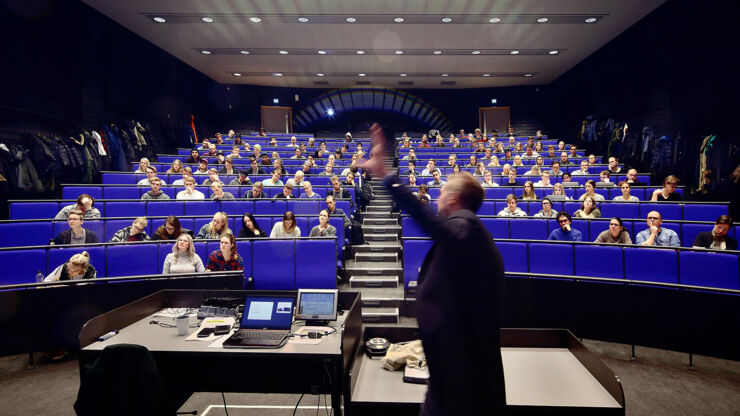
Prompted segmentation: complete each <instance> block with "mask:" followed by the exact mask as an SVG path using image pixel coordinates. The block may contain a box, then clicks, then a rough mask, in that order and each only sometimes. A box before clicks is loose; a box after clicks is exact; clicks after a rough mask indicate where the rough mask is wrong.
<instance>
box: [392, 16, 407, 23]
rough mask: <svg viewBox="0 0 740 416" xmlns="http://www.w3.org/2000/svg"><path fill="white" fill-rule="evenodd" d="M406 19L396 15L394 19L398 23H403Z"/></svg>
mask: <svg viewBox="0 0 740 416" xmlns="http://www.w3.org/2000/svg"><path fill="white" fill-rule="evenodd" d="M404 20H405V19H404V18H403V17H396V18H395V19H393V21H394V22H396V23H403V21H404Z"/></svg>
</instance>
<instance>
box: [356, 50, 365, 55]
mask: <svg viewBox="0 0 740 416" xmlns="http://www.w3.org/2000/svg"><path fill="white" fill-rule="evenodd" d="M357 54H358V55H364V54H365V51H357Z"/></svg>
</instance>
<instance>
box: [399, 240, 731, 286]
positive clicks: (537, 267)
mask: <svg viewBox="0 0 740 416" xmlns="http://www.w3.org/2000/svg"><path fill="white" fill-rule="evenodd" d="M431 246H432V240H430V239H403V263H404V267H403V269H404V283H405V285H406V288H408V284H409V282H412V281H416V280H417V278H418V270H419V267H420V266H421V263H422V262H423V260H424V256H425V255H426V253H427V252H428V251H429V248H430V247H431ZM496 247H498V249H499V251H500V252H501V255H502V257H503V259H504V269H505V270H506V271H507V272H521V273H542V274H559V275H568V276H585V277H606V278H613V279H628V280H642V281H649V282H662V283H673V284H684V285H693V286H704V287H713V288H723V289H735V290H738V289H740V273H739V272H738V271H739V270H740V269H739V267H738V262H739V260H740V256H738V255H737V254H728V253H718V252H705V251H693V250H688V249H680V250H672V249H657V248H643V247H633V246H609V245H601V244H588V243H562V242H515V241H496Z"/></svg>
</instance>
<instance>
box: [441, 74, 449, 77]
mask: <svg viewBox="0 0 740 416" xmlns="http://www.w3.org/2000/svg"><path fill="white" fill-rule="evenodd" d="M442 76H443V77H449V76H450V74H442Z"/></svg>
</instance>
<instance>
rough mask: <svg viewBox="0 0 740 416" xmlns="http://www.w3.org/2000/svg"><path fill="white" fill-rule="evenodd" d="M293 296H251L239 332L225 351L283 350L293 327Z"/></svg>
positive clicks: (234, 335) (247, 300) (230, 340)
mask: <svg viewBox="0 0 740 416" xmlns="http://www.w3.org/2000/svg"><path fill="white" fill-rule="evenodd" d="M293 303H294V298H293V297H290V296H289V297H286V296H247V298H246V299H245V300H244V312H243V313H242V319H241V322H240V323H239V329H238V330H237V331H236V332H235V333H234V334H233V335H231V336H230V337H229V338H228V339H227V340H226V341H224V344H223V345H224V348H280V347H282V346H283V345H285V343H286V342H287V341H288V335H289V334H290V327H291V325H292V324H293Z"/></svg>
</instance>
